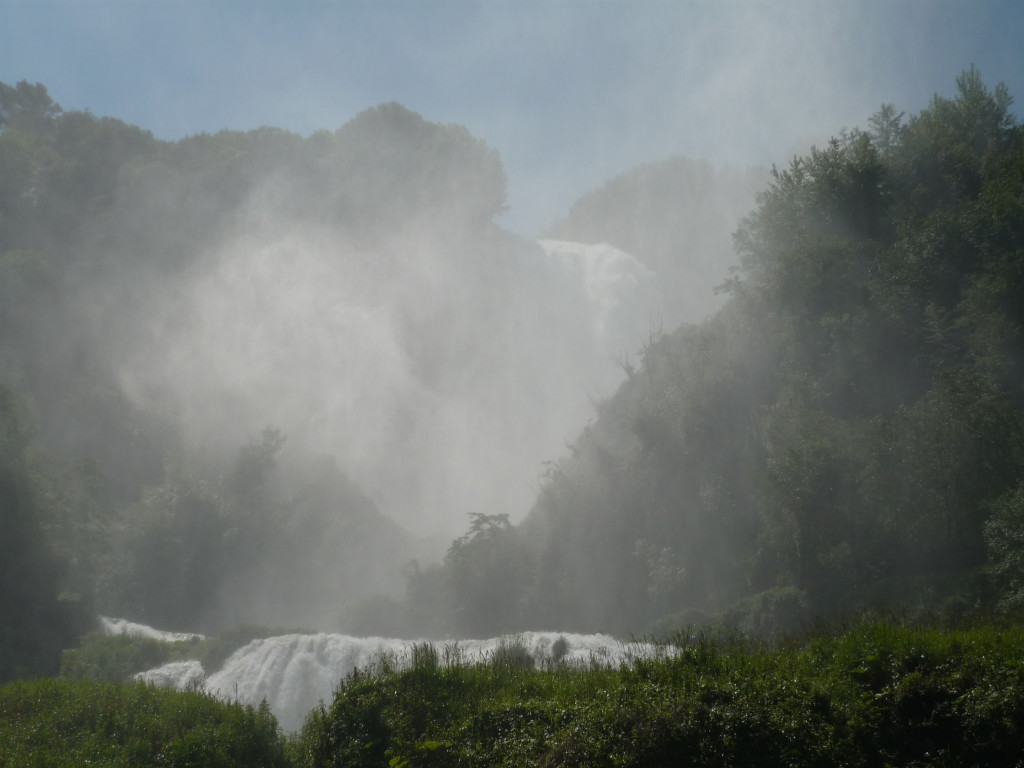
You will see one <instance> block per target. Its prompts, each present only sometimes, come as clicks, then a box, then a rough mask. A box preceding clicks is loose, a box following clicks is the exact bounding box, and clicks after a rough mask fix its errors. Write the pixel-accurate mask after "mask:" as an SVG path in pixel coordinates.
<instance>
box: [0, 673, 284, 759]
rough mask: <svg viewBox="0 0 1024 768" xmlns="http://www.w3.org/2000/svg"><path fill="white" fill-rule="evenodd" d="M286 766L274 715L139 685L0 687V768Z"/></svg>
mask: <svg viewBox="0 0 1024 768" xmlns="http://www.w3.org/2000/svg"><path fill="white" fill-rule="evenodd" d="M90 764H92V765H104V766H129V765H167V766H177V767H178V768H185V767H186V766H194V767H195V768H215V767H217V766H224V768H229V767H230V768H273V767H274V766H281V767H283V766H287V765H289V762H288V761H287V759H286V756H285V744H284V740H283V738H282V736H281V734H280V732H279V730H278V727H277V722H276V721H275V720H274V717H273V715H271V714H270V712H269V710H268V709H267V708H266V707H265V706H264V707H260V708H258V709H256V708H253V707H245V706H242V705H240V704H226V703H223V702H220V701H216V700H214V699H212V698H210V697H208V696H206V695H204V694H201V693H182V692H178V691H171V690H167V689H158V688H153V687H150V686H145V685H141V684H130V685H115V684H111V683H96V682H88V681H77V682H71V681H66V680H36V681H33V682H23V683H12V684H9V685H5V686H3V687H0V765H4V766H8V765H9V766H30V765H31V766H36V765H40V766H42V765H45V766H55V767H63V766H67V767H68V768H71V767H72V766H76V767H77V766H82V765H90Z"/></svg>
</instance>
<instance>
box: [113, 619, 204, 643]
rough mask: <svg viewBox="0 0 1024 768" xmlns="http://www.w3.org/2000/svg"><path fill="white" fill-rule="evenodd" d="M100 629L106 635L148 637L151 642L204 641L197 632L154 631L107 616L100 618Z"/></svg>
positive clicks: (143, 625) (142, 625)
mask: <svg viewBox="0 0 1024 768" xmlns="http://www.w3.org/2000/svg"><path fill="white" fill-rule="evenodd" d="M100 627H101V628H102V631H103V634H105V635H128V636H129V637H147V638H149V639H150V640H162V641H163V642H165V643H180V642H188V641H189V640H202V639H203V636H202V635H200V634H198V633H196V632H166V631H164V630H162V629H153V627H147V626H146V625H145V624H137V623H136V622H134V621H128V620H127V619H111V618H108V617H106V616H100Z"/></svg>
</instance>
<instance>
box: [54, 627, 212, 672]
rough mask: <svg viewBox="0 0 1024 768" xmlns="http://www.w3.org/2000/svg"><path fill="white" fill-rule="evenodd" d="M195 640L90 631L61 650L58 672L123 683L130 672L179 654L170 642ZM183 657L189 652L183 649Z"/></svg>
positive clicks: (192, 645) (168, 659) (139, 670)
mask: <svg viewBox="0 0 1024 768" xmlns="http://www.w3.org/2000/svg"><path fill="white" fill-rule="evenodd" d="M175 645H185V646H188V648H189V650H191V649H192V648H194V646H195V643H184V644H179V643H165V642H163V641H160V640H155V639H153V638H149V637H131V636H129V635H102V634H97V633H91V634H88V635H86V636H85V637H83V638H82V642H81V643H80V644H79V646H78V647H77V648H73V649H70V650H66V651H64V653H63V654H62V656H61V664H60V674H61V677H63V678H66V679H68V680H94V681H98V682H106V683H126V682H128V681H129V680H130V679H131V677H132V675H134V674H136V673H138V672H144V671H146V670H147V669H153V668H154V667H159V666H160V665H161V664H164V663H166V662H168V661H170V660H171V659H172V658H181V654H176V653H175V649H174V647H173V646H175ZM185 658H192V656H191V655H190V654H189V653H188V651H187V650H186V651H185Z"/></svg>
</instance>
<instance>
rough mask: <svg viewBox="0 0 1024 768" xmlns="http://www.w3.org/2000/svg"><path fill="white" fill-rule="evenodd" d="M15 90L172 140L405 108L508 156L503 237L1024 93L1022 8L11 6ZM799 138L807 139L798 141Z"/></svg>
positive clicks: (4, 45)
mask: <svg viewBox="0 0 1024 768" xmlns="http://www.w3.org/2000/svg"><path fill="white" fill-rule="evenodd" d="M0 18H2V23H0V81H3V82H7V83H15V82H18V81H19V80H23V79H27V80H29V81H32V82H36V81H38V82H42V83H45V84H46V85H47V87H48V88H49V90H50V93H51V95H52V96H53V97H54V99H55V100H56V101H57V102H58V103H60V104H61V105H62V106H63V107H64V108H65V109H86V108H87V109H89V110H91V111H93V112H94V113H95V114H98V115H114V116H116V117H118V118H120V119H122V120H124V121H126V122H129V123H133V124H136V125H140V126H142V127H144V128H147V129H149V130H151V131H153V133H154V134H155V135H156V136H157V137H158V138H164V139H179V138H182V137H184V136H186V135H190V134H194V133H198V132H202V131H209V132H215V131H218V130H220V129H223V128H231V129H237V130H245V129H250V128H255V127H258V126H260V125H273V126H277V127H281V128H286V129H289V130H293V131H297V132H299V133H302V134H307V133H310V132H312V131H315V130H317V129H324V128H327V129H333V128H336V127H337V126H339V125H341V124H343V123H344V122H346V121H347V120H349V119H350V118H351V117H353V116H354V115H355V114H356V113H358V112H359V111H361V110H363V109H365V108H367V107H370V106H374V105H376V104H379V103H382V102H388V101H397V102H399V103H401V104H403V105H404V106H406V107H408V108H410V109H412V110H414V111H416V112H419V113H420V114H422V115H423V116H424V117H426V118H427V119H428V120H433V121H437V122H442V123H447V122H451V123H459V124H462V125H465V126H466V127H467V128H469V130H470V132H471V133H472V134H473V135H474V136H478V137H480V138H483V139H484V140H485V141H487V142H488V144H489V145H490V146H492V147H495V148H497V149H498V150H499V151H500V153H501V156H502V160H503V162H504V164H505V168H506V171H507V174H508V179H509V184H508V189H509V194H508V211H507V213H506V214H505V216H504V218H503V219H502V223H503V224H504V225H505V226H507V227H509V228H511V229H512V230H514V231H516V232H518V233H520V234H523V235H526V236H531V237H532V236H536V235H537V234H538V233H539V231H540V229H541V228H543V227H544V226H546V225H547V224H548V223H550V222H551V220H552V219H553V218H555V217H556V216H558V215H560V214H561V213H563V212H564V211H565V209H567V208H568V206H569V205H570V204H571V203H572V202H573V201H574V200H575V199H577V198H578V197H579V196H580V195H581V194H583V193H584V192H586V191H587V190H589V189H591V188H593V187H595V186H597V185H599V184H600V183H602V182H603V181H605V180H606V179H608V178H609V177H610V176H613V175H615V174H616V173H620V172H622V171H624V170H626V169H628V168H630V167H632V166H634V165H637V164H639V163H642V162H649V161H652V160H657V159H660V158H663V157H666V156H668V155H672V154H679V155H683V156H687V157H693V158H701V159H706V160H710V161H713V162H717V163H720V162H729V163H733V164H736V165H739V166H746V165H750V164H770V163H772V162H779V161H784V160H785V159H786V158H787V157H788V156H789V155H791V154H792V153H793V152H794V151H795V150H798V149H800V150H802V149H804V148H805V147H804V146H803V144H801V145H799V146H797V145H795V144H794V141H795V140H796V141H800V140H802V139H806V142H807V143H809V142H811V141H819V142H820V141H822V140H823V139H825V138H827V137H828V136H829V135H831V134H832V133H833V132H834V131H835V130H836V129H837V127H841V126H844V125H854V124H859V123H861V122H862V121H863V120H864V116H865V115H870V114H872V113H873V112H874V111H875V110H876V109H877V108H878V106H879V104H880V103H882V102H883V101H884V102H891V103H893V104H896V105H898V107H899V109H902V110H907V111H908V112H914V111H917V110H919V109H921V108H923V107H924V106H926V104H927V102H928V100H929V99H930V98H931V96H932V95H933V93H935V92H940V91H941V92H946V91H947V90H948V88H949V85H950V83H952V82H953V81H954V79H955V77H956V76H957V75H958V74H959V73H960V72H961V71H962V70H963V69H964V68H965V67H967V66H968V65H969V64H971V63H972V62H973V63H974V64H976V65H977V66H978V67H979V69H980V70H981V72H982V73H983V74H984V76H985V78H986V80H988V81H989V82H999V81H1002V82H1005V83H1006V85H1007V86H1008V87H1009V90H1010V92H1011V93H1019V92H1021V90H1024V89H1022V87H1021V86H1022V85H1024V57H1022V56H1021V54H1020V37H1021V32H1022V31H1024V9H1022V8H1021V5H1020V4H1019V3H1016V2H1010V1H1007V2H956V1H949V0H919V1H917V0H913V1H909V2H901V1H898V0H897V1H895V2H892V1H889V0H879V1H877V2H841V3H840V2H771V3H770V2H685V1H680V2H649V1H642V2H580V1H576V0H556V1H555V2H530V1H528V0H527V1H523V0H516V2H503V1H501V0H498V1H493V0H489V1H488V2H477V3H474V2H455V1H452V0H448V1H444V2H394V1H391V0H383V1H381V0H372V1H362V0H354V1H352V2H316V1H314V2H303V3H284V2H268V1H266V0H264V1H262V2H261V1H259V0H256V1H255V2H251V1H248V0H247V1H246V2H240V1H234V0H222V1H220V2H198V1H192V0H175V1H172V2H160V3H152V2H144V1H143V0H82V1H81V2H51V1H48V0H32V1H31V2H29V1H28V0H0ZM794 137H796V139H795V138H794Z"/></svg>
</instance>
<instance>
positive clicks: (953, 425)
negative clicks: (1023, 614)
mask: <svg viewBox="0 0 1024 768" xmlns="http://www.w3.org/2000/svg"><path fill="white" fill-rule="evenodd" d="M1010 106H1011V97H1010V95H1009V94H1008V93H1007V91H1006V89H1005V88H1003V87H1001V86H999V87H996V88H995V89H990V88H988V87H987V86H986V85H985V84H984V82H983V81H982V79H981V76H980V74H979V73H978V72H977V71H976V70H975V69H971V70H968V71H967V72H965V73H964V74H963V75H962V76H961V77H960V78H959V80H958V82H957V90H956V94H955V95H954V96H953V97H952V98H946V97H942V96H936V97H935V98H934V100H933V101H932V103H931V104H930V106H929V107H928V108H927V109H925V110H924V111H922V112H921V113H920V114H918V115H915V116H911V117H909V118H908V117H906V116H905V115H904V114H903V113H900V112H897V111H896V110H895V109H894V108H893V107H890V106H885V107H883V108H882V109H881V110H880V111H879V112H878V113H876V114H875V115H873V116H872V117H871V118H870V120H869V121H868V127H867V128H866V129H864V130H861V129H855V130H845V131H842V132H841V133H840V134H839V135H838V136H837V137H836V138H834V139H832V140H831V141H830V142H829V143H828V145H827V146H824V147H821V148H815V149H813V150H812V151H811V152H810V153H809V154H808V155H806V156H801V157H796V158H794V159H793V160H792V162H791V163H790V164H789V165H788V166H787V167H784V168H777V169H775V170H774V171H773V173H772V178H771V181H770V183H769V184H768V185H767V188H766V189H765V190H764V191H763V192H761V194H760V196H759V198H758V202H757V205H756V207H755V209H754V210H753V211H752V212H751V213H750V215H749V216H747V217H746V219H745V220H744V221H743V223H742V225H741V226H740V227H739V229H738V231H737V232H736V236H735V246H736V250H737V253H738V256H739V263H738V265H737V267H736V268H735V270H734V272H733V274H732V275H731V276H730V277H729V278H728V279H727V280H724V281H723V282H722V284H721V291H722V292H723V293H724V294H725V296H726V301H725V304H724V305H723V306H722V308H721V309H720V310H719V311H718V312H717V313H716V314H715V315H714V316H713V317H711V318H710V319H708V320H707V321H706V322H704V323H702V324H697V325H693V324H691V325H684V326H681V327H679V328H677V329H674V330H671V331H668V332H665V333H653V334H652V335H651V336H650V338H649V339H648V340H647V342H646V343H645V344H644V346H643V349H642V354H641V357H640V360H639V362H638V363H637V364H635V365H630V366H628V368H627V374H628V380H627V381H626V382H625V383H624V384H623V386H622V387H621V388H620V389H619V390H618V391H617V392H616V393H615V394H614V396H613V397H611V398H610V399H608V400H607V401H604V402H602V403H600V404H598V408H597V412H598V414H597V418H596V419H595V420H594V421H593V423H591V424H590V426H588V427H587V428H586V429H585V430H584V431H583V433H582V434H581V435H580V436H579V438H578V439H577V440H576V441H575V442H574V443H573V444H572V445H571V446H570V447H569V453H568V455H566V456H565V457H564V458H562V459H560V460H558V461H556V462H554V463H552V464H550V465H549V467H548V471H547V475H546V478H545V479H544V481H543V484H542V486H541V488H540V491H539V494H538V497H537V500H536V503H535V505H534V507H533V509H532V511H531V512H530V514H529V515H528V517H527V518H526V519H525V520H524V521H523V522H522V523H521V524H520V525H515V526H513V525H510V524H509V522H508V520H507V519H505V518H503V517H501V516H499V515H487V514H481V515H478V516H477V517H476V518H474V520H473V524H472V526H471V528H470V530H469V531H468V532H467V533H466V535H465V536H463V537H462V538H460V539H459V540H458V541H456V542H454V543H453V544H452V546H451V548H450V549H449V551H448V554H447V557H446V559H445V561H444V563H443V565H442V566H440V567H438V568H437V569H435V570H432V571H429V572H427V573H424V574H423V575H422V576H421V578H419V579H418V580H417V581H415V582H414V583H412V584H411V588H412V590H413V591H412V594H411V603H412V604H413V605H414V606H416V607H418V609H419V610H424V606H429V608H428V609H427V611H428V612H429V613H431V614H432V615H435V616H444V617H446V618H445V620H444V621H446V622H448V623H447V625H445V624H443V623H442V626H454V627H455V628H456V629H457V631H459V632H462V633H466V634H469V635H488V634H493V633H497V632H502V631H509V630H513V629H515V628H518V627H539V626H543V627H559V628H567V629H576V630H587V631H593V630H597V629H600V630H603V631H611V632H618V633H631V632H632V633H639V632H650V633H654V634H659V633H661V632H663V631H668V630H671V629H672V628H674V627H678V626H681V625H687V624H692V623H697V624H700V623H705V622H722V621H724V622H726V623H731V624H736V625H738V626H740V627H741V628H743V629H745V630H748V631H753V632H768V633H772V632H776V631H779V630H785V629H793V628H795V627H798V626H799V625H800V624H801V623H802V622H806V621H809V620H810V619H811V618H812V617H815V616H818V617H828V616H835V615H837V614H842V613H853V612H856V611H858V610H862V609H865V608H869V609H870V608H878V607H881V606H885V607H887V608H898V609H902V610H910V611H934V612H937V613H940V614H943V615H946V616H948V617H950V618H956V617H958V616H962V615H964V614H966V613H970V612H973V611H976V610H999V611H1013V610H1015V609H1016V608H1017V607H1018V606H1019V603H1020V600H1021V589H1022V587H1024V571H1022V570H1021V563H1022V559H1021V541H1022V533H1024V485H1022V480H1024V475H1022V470H1024V420H1022V417H1024V411H1022V407H1024V390H1022V388H1021V382H1022V381H1024V378H1022V376H1021V373H1022V365H1024V301H1022V296H1024V154H1022V150H1024V143H1022V142H1024V132H1022V130H1021V127H1020V125H1019V124H1018V122H1017V120H1016V118H1015V117H1014V115H1013V113H1012V112H1011V110H1010Z"/></svg>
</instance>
